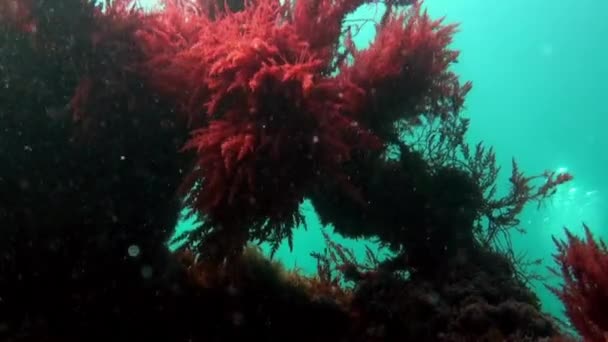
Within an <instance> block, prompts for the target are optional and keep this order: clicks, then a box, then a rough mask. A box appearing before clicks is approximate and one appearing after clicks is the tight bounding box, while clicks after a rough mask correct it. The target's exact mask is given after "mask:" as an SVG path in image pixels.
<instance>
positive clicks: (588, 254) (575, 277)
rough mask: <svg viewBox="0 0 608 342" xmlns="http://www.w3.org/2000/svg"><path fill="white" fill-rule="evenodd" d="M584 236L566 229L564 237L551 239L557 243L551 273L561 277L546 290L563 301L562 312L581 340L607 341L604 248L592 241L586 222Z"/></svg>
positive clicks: (606, 256)
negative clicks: (563, 309) (561, 280)
mask: <svg viewBox="0 0 608 342" xmlns="http://www.w3.org/2000/svg"><path fill="white" fill-rule="evenodd" d="M584 229H585V239H581V238H579V237H577V236H575V235H573V234H572V233H571V232H570V231H569V230H568V229H566V230H565V232H566V240H565V241H560V240H557V239H556V238H554V239H553V240H554V242H555V245H556V246H557V250H558V252H557V254H556V255H555V261H556V262H557V264H558V266H559V270H553V272H554V273H555V274H557V275H558V276H560V277H561V278H562V279H563V280H564V284H563V285H562V286H561V287H550V290H551V291H552V292H553V293H554V294H555V295H556V296H558V297H559V298H560V299H561V301H562V302H563V303H564V306H565V308H566V315H567V316H568V318H569V319H570V322H571V323H572V325H573V326H574V328H575V329H576V331H577V332H578V333H579V334H580V335H581V336H582V337H583V338H584V339H585V341H590V342H591V341H593V342H602V341H607V340H608V248H606V244H605V243H604V242H603V241H602V240H596V239H595V238H594V237H593V234H592V233H591V231H590V230H589V227H587V225H584Z"/></svg>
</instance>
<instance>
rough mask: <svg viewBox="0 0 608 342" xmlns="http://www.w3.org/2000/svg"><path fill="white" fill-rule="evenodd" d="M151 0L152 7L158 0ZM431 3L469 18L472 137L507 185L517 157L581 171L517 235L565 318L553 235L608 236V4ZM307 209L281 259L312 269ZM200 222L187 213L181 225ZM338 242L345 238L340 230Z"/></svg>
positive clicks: (524, 220) (372, 11) (528, 216)
mask: <svg viewBox="0 0 608 342" xmlns="http://www.w3.org/2000/svg"><path fill="white" fill-rule="evenodd" d="M141 3H142V5H143V6H144V7H146V8H152V7H153V6H154V5H155V3H154V2H153V1H141ZM425 5H426V7H427V8H428V10H429V12H430V13H431V15H432V16H433V17H438V16H446V21H447V22H458V23H460V32H459V33H458V34H457V35H456V39H455V42H454V46H455V47H456V48H458V49H460V50H461V57H460V63H459V64H458V65H457V66H456V70H457V71H458V73H459V74H460V75H461V77H462V79H463V80H471V81H472V82H473V90H472V91H471V92H470V93H469V96H468V98H467V102H466V107H467V109H466V112H465V115H466V116H468V117H470V118H471V119H472V120H471V129H470V132H469V135H468V138H469V140H470V142H471V143H476V142H477V141H479V140H483V141H484V142H485V143H486V144H487V145H491V146H493V147H494V148H495V150H496V153H497V161H498V162H499V164H500V165H502V166H503V171H502V177H501V179H502V184H503V185H505V187H506V186H507V185H508V181H507V180H508V177H509V175H510V165H511V158H512V157H515V158H516V159H517V161H518V163H519V164H520V166H521V169H522V170H523V171H525V172H527V173H540V172H543V171H544V170H547V169H549V170H567V171H569V172H571V173H572V174H573V175H574V176H575V180H574V181H573V182H570V183H568V184H567V185H565V186H564V187H562V188H561V189H560V190H559V191H558V193H557V194H556V196H554V197H553V198H552V199H551V200H550V201H549V202H547V205H546V206H545V207H543V208H540V209H537V207H536V206H535V205H530V206H529V208H528V209H527V210H526V211H525V212H524V213H523V215H522V216H521V227H522V228H524V229H525V230H526V234H517V233H515V234H514V235H513V237H512V238H513V243H514V248H515V249H516V251H517V252H526V253H527V254H528V257H529V258H531V259H538V258H540V259H542V260H543V263H542V264H541V265H537V266H536V268H535V270H534V271H536V272H538V273H541V274H542V275H543V276H547V277H548V278H547V279H546V280H545V281H536V282H534V283H533V286H534V288H535V289H536V291H537V293H538V294H539V296H540V298H541V300H542V303H543V307H544V309H545V310H546V311H547V312H549V313H551V314H553V315H556V316H558V317H561V318H563V314H562V306H561V303H560V302H559V301H558V300H557V298H555V297H554V296H553V295H552V294H551V293H550V292H549V291H547V290H546V288H545V286H544V285H545V284H546V283H549V284H551V283H555V282H556V281H557V280H556V279H555V278H552V275H551V274H550V273H548V272H547V266H551V265H552V264H553V261H552V258H551V255H552V253H553V252H554V251H555V246H554V245H553V242H552V240H551V237H552V236H556V237H559V238H561V237H563V236H564V234H563V228H564V227H565V226H566V227H568V228H569V229H570V230H571V231H572V232H574V233H575V234H581V233H582V223H583V222H585V223H586V224H588V225H589V226H590V228H591V230H592V231H593V232H594V233H595V234H596V235H598V236H600V237H603V238H604V239H605V238H606V237H607V236H608V233H607V231H606V230H605V228H604V225H605V221H606V218H605V216H604V213H605V212H606V208H607V203H606V198H605V196H606V194H607V193H608V181H607V180H606V178H605V169H606V168H608V156H607V155H606V154H605V153H604V149H605V148H607V147H608V139H607V138H606V136H605V134H604V129H605V127H606V126H607V124H608V121H607V119H606V114H608V113H607V109H606V105H605V103H606V99H605V97H606V94H607V93H608V85H607V83H606V80H607V79H608V65H607V64H606V63H605V61H608V48H606V47H605V44H603V43H602V42H604V41H606V35H608V21H606V20H605V13H608V2H607V1H603V0H580V1H574V2H571V1H569V2H565V1H549V0H536V1H530V0H509V1H502V2H500V1H484V0H460V1H456V0H427V1H426V2H425ZM381 11H382V9H381V8H377V7H376V6H369V7H365V8H361V9H360V10H359V11H357V12H356V13H355V14H354V15H353V17H352V18H350V19H355V20H356V19H361V18H373V17H374V16H379V15H381V13H382V12H381ZM373 35H374V27H373V25H371V24H369V25H366V26H365V27H364V29H363V30H362V31H361V32H360V34H359V35H358V36H357V37H356V43H357V45H359V46H360V47H365V45H366V44H367V43H368V42H369V41H370V40H371V39H372V37H373ZM302 211H303V212H304V213H305V216H306V222H307V227H308V229H307V230H305V229H304V228H303V227H300V229H298V230H297V231H296V232H295V234H294V246H295V247H294V250H293V251H289V249H288V247H287V246H286V244H285V246H282V247H281V248H280V249H279V250H278V252H277V254H276V258H278V259H280V260H282V261H283V262H284V263H285V264H286V265H287V266H293V267H298V268H299V269H301V270H303V271H304V272H307V273H312V272H314V271H315V267H316V264H315V263H314V260H313V259H312V258H311V257H310V256H309V254H310V252H315V251H320V250H322V249H323V248H324V241H323V238H322V235H321V228H322V227H321V224H320V223H319V220H318V218H317V217H316V215H315V213H314V209H313V208H312V207H311V205H310V204H309V203H304V204H303V206H302ZM193 224H195V222H194V221H193V220H184V221H182V222H180V224H179V225H178V227H177V229H178V230H183V229H189V228H191V227H192V225H193ZM327 228H328V229H331V227H327ZM337 241H338V242H345V240H343V239H340V238H339V237H337ZM346 244H347V245H349V246H352V247H353V248H354V249H355V251H356V252H358V253H359V254H362V253H363V245H364V244H370V242H368V241H348V242H347V243H346Z"/></svg>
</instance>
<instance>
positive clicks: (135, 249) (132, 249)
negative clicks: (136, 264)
mask: <svg viewBox="0 0 608 342" xmlns="http://www.w3.org/2000/svg"><path fill="white" fill-rule="evenodd" d="M139 252H140V251H139V246H138V245H131V246H129V249H128V250H127V253H129V256H130V257H134V258H135V257H136V256H138V255H139Z"/></svg>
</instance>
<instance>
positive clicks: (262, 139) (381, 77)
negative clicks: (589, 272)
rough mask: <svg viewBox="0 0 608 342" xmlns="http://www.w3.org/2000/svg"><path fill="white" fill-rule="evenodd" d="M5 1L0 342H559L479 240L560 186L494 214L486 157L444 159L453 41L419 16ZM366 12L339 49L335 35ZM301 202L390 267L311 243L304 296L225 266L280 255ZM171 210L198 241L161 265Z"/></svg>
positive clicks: (507, 201) (515, 194)
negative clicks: (24, 21) (273, 252)
mask: <svg viewBox="0 0 608 342" xmlns="http://www.w3.org/2000/svg"><path fill="white" fill-rule="evenodd" d="M9 3H17V2H12V1H8V2H0V4H2V5H4V4H9ZM18 3H19V4H28V5H30V6H31V7H29V8H26V9H28V11H26V12H23V13H31V15H32V17H33V21H32V22H35V23H36V26H35V27H36V30H35V32H34V31H31V30H29V31H28V30H23V29H22V27H21V26H20V25H15V22H11V21H1V22H0V24H2V25H0V30H2V31H1V33H2V34H0V43H1V44H0V48H1V49H2V52H7V53H2V54H0V67H1V68H0V70H1V71H2V72H3V74H2V77H3V81H4V82H5V86H4V87H0V99H1V100H2V101H0V102H2V106H0V131H2V132H3V134H2V135H0V143H2V148H1V149H0V161H1V162H2V163H1V164H2V168H1V169H0V227H2V229H0V249H1V250H2V252H3V256H2V258H0V298H1V300H0V338H4V335H8V336H10V337H8V338H7V339H10V338H13V337H14V338H13V340H15V339H16V340H26V341H27V340H33V341H40V340H61V341H83V340H86V341H97V340H99V341H107V340H147V339H161V340H170V341H217V340H220V341H231V340H244V339H245V338H251V336H256V338H257V337H259V338H263V339H265V340H270V341H276V340H293V341H310V340H315V341H336V340H347V341H365V342H367V341H403V340H413V341H442V342H445V341H484V340H486V341H494V340H507V341H522V340H543V339H545V340H546V339H547V338H552V337H556V336H559V335H560V333H561V332H560V330H559V329H558V327H556V325H555V324H554V323H553V322H552V320H551V319H550V318H549V317H547V315H545V314H543V313H542V312H541V311H540V305H539V303H538V301H537V298H536V297H535V296H534V294H533V293H532V292H531V291H530V290H529V289H528V288H527V287H526V286H525V285H526V284H525V283H524V282H522V281H521V279H520V278H519V275H518V274H517V272H516V270H515V265H514V262H513V261H514V260H512V259H510V258H509V256H508V255H504V253H501V251H497V250H496V249H495V247H494V245H493V243H494V242H495V241H496V238H495V236H497V235H498V236H500V235H501V234H503V233H504V234H508V232H510V230H511V228H513V227H515V228H517V223H518V221H517V216H518V215H519V213H520V212H521V211H522V209H523V207H524V206H525V205H526V204H528V203H529V202H531V201H536V200H542V199H544V198H545V197H547V196H550V195H551V193H553V192H554V191H555V190H556V188H557V187H558V186H559V185H561V184H562V183H563V182H566V181H568V180H569V179H571V177H570V176H569V175H566V174H561V175H558V174H553V173H546V174H543V175H540V176H535V177H527V176H525V175H524V174H523V173H522V172H521V171H520V170H519V169H518V168H517V167H516V165H515V164H514V167H513V172H512V174H511V178H510V182H511V185H512V191H511V192H509V194H507V195H506V196H505V197H504V198H498V199H495V198H494V199H493V194H494V192H495V191H494V189H495V185H496V175H497V173H498V168H497V166H496V161H495V158H494V153H493V151H492V150H491V149H486V148H484V147H483V146H482V145H481V144H479V145H477V146H476V147H475V148H474V149H473V148H471V149H469V147H468V145H466V144H465V143H464V134H465V133H466V128H467V123H468V121H466V120H462V118H461V117H460V115H459V114H460V111H461V110H462V108H463V105H464V98H465V96H466V95H467V92H468V91H469V90H470V89H471V83H469V82H464V83H461V82H460V80H459V78H458V76H457V75H456V74H455V73H454V72H452V71H450V70H449V68H450V66H451V65H452V64H453V63H455V62H456V61H457V56H458V51H456V50H452V49H451V48H450V47H449V45H450V43H451V40H452V37H453V35H454V34H455V33H456V30H457V26H455V25H451V24H445V23H444V21H443V20H442V19H439V20H433V19H431V18H430V16H429V15H428V14H427V13H426V12H425V11H424V10H423V8H422V2H417V1H411V0H405V1H404V0H385V1H378V0H367V1H366V0H340V1H336V0H315V1H308V0H302V1H279V0H249V1H245V0H226V1H224V0H196V1H195V0H166V1H164V7H162V8H161V9H159V10H158V11H156V12H151V13H146V12H144V11H142V10H141V9H139V8H138V7H137V6H135V2H134V1H132V0H108V1H106V2H105V4H104V5H103V6H102V5H101V4H99V3H97V2H92V1H89V0H54V1H48V0H30V1H23V2H18ZM380 3H382V4H383V5H385V6H386V9H387V10H386V12H385V14H384V15H383V17H382V18H381V19H380V20H379V21H378V22H377V23H376V29H377V35H376V38H375V40H374V41H373V42H372V44H371V45H370V46H369V47H368V48H366V49H362V50H358V49H357V48H356V47H355V46H354V44H353V40H354V38H355V36H356V34H357V29H356V28H355V27H353V26H350V27H349V26H348V25H344V22H345V18H346V15H347V14H349V13H351V12H353V11H354V10H355V9H356V8H358V7H359V6H361V5H364V4H375V5H379V4H380ZM24 8H25V7H24ZM29 10H31V11H29ZM2 11H5V9H4V8H3V7H1V6H0V12H1V13H4V12H2ZM5 24H7V25H5ZM319 27H321V28H322V29H321V30H320V29H319ZM430 123H432V124H430ZM412 131H422V136H423V137H422V138H421V139H419V140H418V141H417V143H416V142H411V141H409V140H407V139H404V137H403V136H404V135H407V134H408V132H412ZM5 142H6V144H4V143H5ZM180 150H181V151H182V152H185V153H180ZM390 151H395V155H394V156H391V158H388V155H389V154H390V153H389V152H390ZM456 152H458V153H460V154H459V155H458V156H456V154H457V153H456ZM539 179H541V180H542V181H544V183H542V184H541V185H539V186H536V184H532V183H534V182H536V181H537V180H539ZM180 184H181V189H179V188H180ZM180 190H181V191H180ZM176 192H177V193H176ZM184 197H185V201H182V200H183V198H184ZM305 197H307V198H310V199H311V202H312V203H313V205H314V207H315V209H316V210H317V211H318V213H319V216H320V217H321V219H322V220H323V222H324V223H330V224H333V225H334V228H335V229H334V232H336V233H338V234H341V235H343V236H346V237H365V238H370V239H372V238H377V239H378V240H380V242H381V243H382V244H385V245H388V246H390V247H391V248H392V249H393V251H394V252H396V253H395V256H394V257H393V256H391V257H389V258H386V259H385V258H381V257H378V256H377V255H375V254H374V252H375V251H373V250H371V249H368V250H367V251H366V252H367V253H366V256H367V261H366V262H362V261H360V260H358V259H357V256H356V254H355V253H354V252H352V251H350V250H348V249H347V248H345V247H343V246H341V245H340V244H339V243H337V242H334V241H332V240H331V238H332V236H330V235H329V234H327V233H326V232H325V231H323V236H324V238H325V240H326V245H327V249H326V250H325V253H317V252H314V253H312V256H313V258H314V259H316V260H317V262H318V269H317V274H316V275H304V274H302V273H301V272H299V271H298V270H293V271H288V270H285V269H284V267H283V265H282V263H281V262H280V261H271V260H269V259H268V258H267V256H265V255H263V254H262V253H261V252H260V250H259V249H256V248H252V247H251V246H246V244H247V243H248V242H249V241H250V240H258V241H262V242H270V243H271V244H273V245H274V247H276V246H278V244H279V243H280V242H281V241H283V240H285V239H287V240H288V242H289V243H291V239H290V238H291V232H292V229H293V227H294V225H295V224H297V223H299V222H300V220H301V216H300V213H299V204H300V202H301V201H302V199H303V198H305ZM184 202H185V203H184ZM184 204H185V205H186V206H189V207H192V209H193V210H194V212H197V213H199V214H201V215H202V219H203V221H204V223H203V225H202V226H201V227H200V228H199V229H198V230H196V231H194V232H193V233H192V234H191V235H190V236H188V238H189V241H188V244H187V245H186V246H185V247H184V248H182V249H181V250H179V251H178V252H177V257H176V255H175V254H173V253H171V252H170V251H169V250H168V249H167V246H166V244H165V242H166V241H167V240H168V238H169V236H170V234H171V233H172V230H171V227H172V225H174V224H175V221H176V218H177V215H178V212H179V210H180V209H181V208H182V205H184ZM483 217H486V218H489V219H490V221H492V222H491V223H490V224H489V227H488V228H487V229H481V228H478V227H477V225H476V223H475V222H477V221H478V220H480V218H483ZM345 283H348V286H344V284H345ZM294 332H296V333H294Z"/></svg>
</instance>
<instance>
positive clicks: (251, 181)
mask: <svg viewBox="0 0 608 342" xmlns="http://www.w3.org/2000/svg"><path fill="white" fill-rule="evenodd" d="M363 3H365V1H362V0H343V1H297V2H295V3H290V2H285V3H284V4H282V3H281V2H280V1H278V0H262V1H256V2H252V3H250V4H249V5H246V7H245V9H244V10H242V11H239V12H231V11H230V10H228V11H224V12H220V13H222V14H221V15H217V16H215V17H210V16H209V15H208V12H206V11H204V10H203V8H199V7H196V6H195V5H194V4H191V6H183V5H177V4H175V3H173V2H166V3H165V6H166V7H165V9H164V10H163V11H161V12H159V13H157V14H154V15H153V16H152V17H151V18H150V20H149V21H148V22H147V23H146V25H145V26H144V28H143V29H142V30H141V31H140V32H139V38H140V41H141V43H142V44H143V46H144V50H145V51H147V52H148V55H149V60H148V61H147V63H145V64H144V67H143V70H144V73H145V74H146V75H147V77H148V79H149V82H151V84H154V85H156V86H157V89H158V90H159V91H160V92H163V93H165V94H166V95H168V96H171V97H173V98H175V99H177V106H178V107H179V108H182V110H183V111H184V114H185V115H186V116H187V119H188V122H190V123H191V125H192V137H191V139H190V140H189V141H188V142H187V143H186V145H185V146H184V149H185V150H192V151H194V152H195V154H196V162H195V165H194V167H193V169H192V171H191V173H190V175H189V176H187V178H186V181H185V183H184V186H185V189H186V191H190V190H191V189H192V188H195V191H194V193H193V194H191V195H190V196H189V197H188V198H189V204H191V205H192V206H193V207H195V208H196V209H197V210H199V212H201V213H202V214H204V215H205V216H206V217H207V218H208V220H210V222H212V224H215V225H217V226H220V227H221V228H218V227H216V229H221V230H224V231H226V232H229V233H225V234H223V235H225V237H224V238H222V239H226V238H228V235H229V236H230V239H233V240H234V245H232V246H228V247H229V249H230V247H235V248H238V247H241V246H242V245H243V243H244V242H245V241H246V240H247V239H249V238H256V239H260V240H268V239H269V238H271V239H272V240H275V239H276V238H283V237H289V236H290V229H291V226H292V225H293V223H294V222H298V221H299V218H298V217H299V213H298V206H299V204H300V203H301V201H302V199H303V198H304V196H305V195H306V191H307V189H310V188H311V187H313V186H314V184H315V182H317V181H318V180H319V179H323V178H327V177H329V178H331V179H334V180H336V181H337V182H339V183H340V184H341V186H342V187H343V188H344V189H346V190H347V191H349V192H350V193H351V194H352V196H354V197H357V196H358V193H357V189H356V188H355V187H353V186H352V184H350V183H349V179H348V177H347V175H345V174H344V172H343V171H342V170H341V167H342V165H343V164H344V162H346V161H348V160H350V159H351V156H352V154H353V153H359V152H366V151H369V152H371V151H377V150H378V149H380V148H382V146H383V145H385V144H386V139H387V138H389V137H390V136H391V134H392V133H394V132H393V131H391V130H389V131H387V128H390V127H391V125H393V124H394V123H395V122H396V121H398V120H401V119H410V118H414V117H415V116H417V115H420V114H421V113H432V114H435V115H447V113H448V112H451V111H453V110H458V108H460V107H461V106H462V103H463V97H464V95H465V94H466V92H467V91H468V89H469V88H470V84H468V83H467V84H465V85H464V86H461V85H460V84H459V82H458V80H457V78H456V76H455V75H454V74H453V73H452V72H450V71H448V68H449V66H450V65H451V64H452V63H453V62H454V61H455V60H456V57H457V55H458V53H457V52H456V51H453V50H450V49H449V47H448V45H449V43H450V42H451V37H452V34H453V33H454V30H455V26H453V25H443V24H442V23H441V20H438V21H434V20H431V19H430V18H429V17H428V15H427V14H426V12H423V11H422V10H421V8H420V4H415V5H414V6H412V7H411V8H409V9H407V10H401V11H397V10H393V8H392V7H389V9H388V11H389V12H388V13H387V15H386V18H385V20H384V21H383V22H382V23H381V24H379V25H378V27H377V29H378V35H377V38H376V40H375V41H374V42H373V43H372V45H371V46H370V47H369V48H368V49H365V50H363V51H357V50H356V49H355V47H354V45H353V43H352V37H351V32H344V31H343V30H342V26H341V23H342V20H343V19H344V18H345V16H346V15H347V14H349V13H351V12H352V11H354V10H355V9H356V8H357V7H358V6H360V5H361V4H363ZM192 8H196V9H197V10H192ZM214 13H215V12H214ZM320 28H322V29H320ZM341 37H344V38H345V39H346V41H347V44H346V45H347V49H346V52H339V49H338V46H339V41H340V38H341ZM396 84H399V86H395V85H396ZM199 181H200V184H197V182H199ZM247 227H254V230H255V231H253V232H252V233H251V236H250V235H249V234H247V233H243V232H244V231H245V230H246V229H247ZM256 228H257V229H256Z"/></svg>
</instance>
